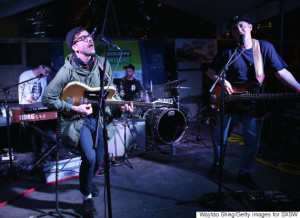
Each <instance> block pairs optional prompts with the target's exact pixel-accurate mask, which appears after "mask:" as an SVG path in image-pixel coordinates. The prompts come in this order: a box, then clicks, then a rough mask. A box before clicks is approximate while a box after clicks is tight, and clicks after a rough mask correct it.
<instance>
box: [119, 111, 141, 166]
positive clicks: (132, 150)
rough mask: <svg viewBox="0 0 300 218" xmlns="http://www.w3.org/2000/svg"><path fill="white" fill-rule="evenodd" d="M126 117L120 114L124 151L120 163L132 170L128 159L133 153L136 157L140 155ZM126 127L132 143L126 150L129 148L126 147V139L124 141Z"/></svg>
mask: <svg viewBox="0 0 300 218" xmlns="http://www.w3.org/2000/svg"><path fill="white" fill-rule="evenodd" d="M127 116H128V113H123V114H122V118H123V119H124V123H123V125H124V151H125V152H124V155H123V160H122V161H123V163H124V164H125V165H127V166H128V167H129V168H131V169H133V166H132V164H131V163H130V161H129V160H128V157H129V156H130V155H132V154H133V153H136V155H139V154H140V147H139V146H138V145H137V143H136V140H135V139H134V137H133V134H132V132H131V129H130V127H129V122H128V117H127ZM126 127H128V129H129V132H130V135H131V138H132V140H133V142H134V145H133V146H131V147H130V149H128V148H129V146H128V147H127V139H126V129H127V128H126Z"/></svg>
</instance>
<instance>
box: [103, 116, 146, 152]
mask: <svg viewBox="0 0 300 218" xmlns="http://www.w3.org/2000/svg"><path fill="white" fill-rule="evenodd" d="M145 123H146V121H145V119H127V124H128V125H126V122H125V120H124V119H123V118H120V119H118V120H114V121H113V125H114V136H113V138H112V139H110V140H109V141H108V153H110V154H113V156H115V157H120V156H123V155H124V154H125V146H126V148H127V150H128V152H130V151H133V150H135V152H136V149H139V152H140V153H145V152H146V133H145V128H146V127H145V126H146V125H145ZM125 138H126V143H125Z"/></svg>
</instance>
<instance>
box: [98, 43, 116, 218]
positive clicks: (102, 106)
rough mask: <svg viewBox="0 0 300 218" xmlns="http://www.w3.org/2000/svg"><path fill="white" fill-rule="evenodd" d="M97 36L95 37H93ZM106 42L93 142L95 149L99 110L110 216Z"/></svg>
mask: <svg viewBox="0 0 300 218" xmlns="http://www.w3.org/2000/svg"><path fill="white" fill-rule="evenodd" d="M95 38H97V37H95ZM108 48H109V46H108V44H106V46H105V57H104V64H103V70H100V95H99V102H98V103H99V113H98V117H97V124H96V136H95V142H94V148H95V149H97V146H98V132H99V125H100V114H101V111H102V112H103V113H102V116H103V139H104V172H105V183H106V189H107V205H108V215H109V216H108V217H109V218H111V217H112V210H111V194H110V178H109V155H108V142H107V138H108V137H107V127H106V114H105V99H104V97H105V96H104V76H105V70H106V61H107V53H108Z"/></svg>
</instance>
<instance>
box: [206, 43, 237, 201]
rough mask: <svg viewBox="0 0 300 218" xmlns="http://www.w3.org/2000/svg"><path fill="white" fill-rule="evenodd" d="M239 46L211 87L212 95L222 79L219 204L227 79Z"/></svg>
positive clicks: (221, 196)
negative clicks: (227, 72) (227, 73)
mask: <svg viewBox="0 0 300 218" xmlns="http://www.w3.org/2000/svg"><path fill="white" fill-rule="evenodd" d="M238 48H239V46H237V47H236V49H235V50H234V52H233V53H232V55H231V57H230V58H229V60H228V61H227V63H226V64H225V66H224V67H223V68H222V70H221V72H220V74H219V76H218V78H217V79H216V81H215V82H214V84H213V85H212V86H211V88H210V90H209V93H212V91H213V89H214V88H215V86H216V84H217V83H218V81H219V80H220V79H222V81H221V86H222V92H221V107H220V120H221V124H220V125H221V130H220V131H221V132H220V135H221V137H220V138H221V139H220V141H221V143H220V160H219V169H220V170H219V182H218V193H217V201H218V203H221V202H222V201H223V194H222V173H223V172H222V171H223V162H224V149H223V148H224V146H225V145H224V129H223V128H224V108H225V104H224V102H225V78H226V71H227V70H228V67H229V65H230V64H232V62H231V60H232V58H233V57H234V55H235V54H236V52H237V50H238Z"/></svg>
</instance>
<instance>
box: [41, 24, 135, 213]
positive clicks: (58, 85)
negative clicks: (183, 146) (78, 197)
mask: <svg viewBox="0 0 300 218" xmlns="http://www.w3.org/2000/svg"><path fill="white" fill-rule="evenodd" d="M66 43H67V45H68V47H69V49H70V50H72V51H73V53H72V54H70V55H68V56H67V57H66V59H65V64H64V66H63V67H62V68H61V69H60V70H59V71H58V72H57V74H56V76H55V77H54V79H53V80H52V81H51V83H50V84H49V85H48V86H47V88H46V91H45V93H44V95H43V98H42V102H43V104H44V106H47V107H50V108H54V109H56V110H58V111H64V112H65V111H68V112H73V115H71V116H66V115H65V114H63V113H62V117H61V131H60V132H61V139H62V141H63V143H64V144H65V145H68V146H72V147H77V146H78V148H79V151H80V153H81V166H80V172H79V183H80V192H81V193H82V198H83V211H84V214H85V216H88V217H91V216H94V215H96V214H97V211H96V208H95V205H94V202H93V199H92V197H96V196H98V195H99V190H98V189H97V187H96V186H95V185H94V184H93V183H92V181H93V178H94V176H95V174H96V172H97V171H98V167H99V164H100V162H101V161H102V158H103V155H104V140H103V129H102V125H99V131H98V142H97V145H98V146H97V148H95V147H94V144H95V143H94V138H95V137H94V136H95V132H96V123H97V115H98V111H99V109H98V108H97V107H94V106H92V105H91V104H90V103H86V104H85V103H84V104H81V105H79V106H75V105H73V104H72V103H71V102H67V101H63V100H61V99H60V96H61V94H62V91H63V89H64V88H65V87H66V85H67V84H68V83H70V82H73V81H77V82H80V83H83V84H85V85H87V86H89V87H99V86H100V75H101V72H103V71H104V77H105V78H104V83H105V85H107V84H108V83H109V81H110V80H111V79H112V78H111V75H112V71H111V67H110V64H109V62H107V63H106V69H105V70H104V69H103V66H104V58H103V57H100V56H98V55H97V54H95V47H94V42H93V39H92V38H91V36H90V35H89V33H88V32H87V31H86V30H85V29H84V28H82V27H76V28H74V29H72V30H70V31H69V32H68V33H67V36H66ZM117 97H118V98H119V99H120V97H119V96H117ZM132 107H133V106H132V103H131V104H130V105H124V106H122V107H121V109H122V110H124V111H132V109H133V108H132ZM105 112H106V113H107V118H112V114H111V112H110V110H109V108H106V109H105ZM101 124H102V123H101ZM107 133H108V137H110V136H111V135H110V134H112V131H110V129H108V131H107Z"/></svg>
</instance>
